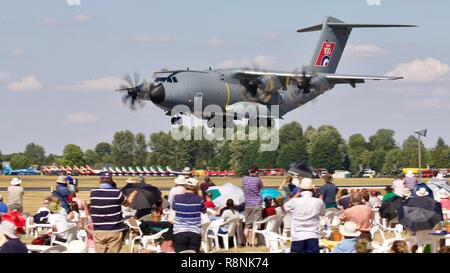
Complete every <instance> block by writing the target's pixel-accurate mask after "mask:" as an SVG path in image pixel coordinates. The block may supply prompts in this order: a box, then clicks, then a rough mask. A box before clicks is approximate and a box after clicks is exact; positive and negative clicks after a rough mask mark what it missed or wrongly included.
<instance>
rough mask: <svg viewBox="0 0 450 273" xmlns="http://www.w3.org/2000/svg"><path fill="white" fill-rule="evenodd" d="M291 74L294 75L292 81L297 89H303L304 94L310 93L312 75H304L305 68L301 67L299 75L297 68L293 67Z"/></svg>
mask: <svg viewBox="0 0 450 273" xmlns="http://www.w3.org/2000/svg"><path fill="white" fill-rule="evenodd" d="M293 74H294V75H295V77H294V81H295V82H296V83H297V87H298V89H299V90H301V91H303V93H304V94H309V93H311V79H312V77H309V78H308V77H306V69H305V68H303V69H302V73H301V75H299V73H298V71H297V68H295V70H294V72H293Z"/></svg>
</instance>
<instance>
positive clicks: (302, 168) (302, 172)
mask: <svg viewBox="0 0 450 273" xmlns="http://www.w3.org/2000/svg"><path fill="white" fill-rule="evenodd" d="M288 173H291V174H294V175H298V176H300V177H303V178H314V169H313V167H311V166H309V165H307V164H304V163H294V164H292V165H291V166H290V168H289V170H288Z"/></svg>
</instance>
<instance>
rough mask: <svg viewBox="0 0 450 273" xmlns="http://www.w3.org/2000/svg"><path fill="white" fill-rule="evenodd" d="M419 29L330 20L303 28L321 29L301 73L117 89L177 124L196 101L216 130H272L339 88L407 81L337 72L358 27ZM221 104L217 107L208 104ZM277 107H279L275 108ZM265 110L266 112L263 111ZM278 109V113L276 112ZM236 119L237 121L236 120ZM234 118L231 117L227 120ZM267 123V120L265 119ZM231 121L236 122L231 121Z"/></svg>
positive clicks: (185, 76)
mask: <svg viewBox="0 0 450 273" xmlns="http://www.w3.org/2000/svg"><path fill="white" fill-rule="evenodd" d="M388 27H415V26H413V25H385V24H383V25H382V24H346V23H344V22H342V21H340V20H338V19H336V18H333V17H326V18H325V20H324V22H323V24H319V25H315V26H311V27H308V28H303V29H299V30H297V32H300V33H303V32H312V31H321V36H320V40H319V43H318V46H317V48H316V50H315V53H314V55H313V58H312V60H311V63H310V65H308V66H305V67H303V69H302V70H301V71H297V70H294V72H277V71H265V70H259V69H215V70H212V69H211V68H210V69H209V70H205V71H194V70H189V69H186V70H176V71H161V72H156V73H155V75H154V76H155V80H154V82H153V83H150V82H147V81H143V82H140V80H139V79H140V77H139V75H138V74H134V81H133V79H132V77H131V76H130V75H127V76H125V81H126V82H127V84H123V85H121V87H120V89H119V90H117V91H126V92H127V94H126V95H125V96H124V98H123V101H124V103H126V102H129V103H130V106H131V108H132V109H135V104H136V103H138V104H141V105H142V103H143V101H145V100H150V101H152V102H153V103H154V104H155V105H156V106H158V107H159V108H161V109H162V110H164V111H165V113H166V115H170V116H172V119H171V122H172V124H179V123H180V121H181V115H188V114H191V113H194V111H195V109H194V105H195V104H194V102H200V104H201V110H202V115H201V116H200V117H201V118H202V119H206V120H208V122H207V124H208V126H209V127H216V126H215V124H217V123H216V121H217V120H216V118H217V119H221V123H220V124H223V127H232V126H234V120H240V119H249V120H250V118H254V116H255V114H256V125H257V126H268V127H269V126H270V125H271V124H272V120H273V119H280V118H282V117H283V116H284V115H285V114H286V113H288V112H290V111H292V110H294V109H296V108H298V107H300V106H302V105H304V104H306V103H308V102H310V101H312V100H313V99H315V98H316V97H318V96H320V95H322V94H323V93H325V92H326V91H328V90H331V89H333V88H334V87H335V86H336V85H337V84H348V85H350V86H352V87H353V88H355V87H356V84H361V83H365V81H366V80H398V79H402V78H401V77H383V76H356V75H355V76H354V75H341V74H335V71H336V69H337V67H338V64H339V61H340V59H341V56H342V53H343V51H344V48H345V45H346V43H347V40H348V38H349V36H350V33H351V31H352V30H353V29H354V28H388ZM179 105H185V106H186V108H185V109H186V111H184V112H183V111H180V112H175V113H173V111H172V110H173V109H174V108H175V107H176V106H179ZM211 105H216V106H218V107H216V108H211V107H209V108H208V106H211ZM251 105H253V106H257V109H258V111H257V112H256V113H254V114H249V113H245V112H244V113H243V114H242V113H241V112H238V111H233V110H234V109H237V108H239V107H241V108H242V107H244V108H245V107H247V106H251ZM275 106H277V107H275ZM261 109H262V110H261ZM274 109H278V111H274ZM230 116H231V118H230ZM227 117H228V118H227ZM263 119H266V121H265V122H261V123H260V120H263ZM230 120H231V122H230Z"/></svg>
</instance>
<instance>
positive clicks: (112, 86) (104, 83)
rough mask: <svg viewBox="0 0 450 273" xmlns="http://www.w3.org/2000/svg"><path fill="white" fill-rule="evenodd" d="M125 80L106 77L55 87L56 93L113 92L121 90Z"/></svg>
mask: <svg viewBox="0 0 450 273" xmlns="http://www.w3.org/2000/svg"><path fill="white" fill-rule="evenodd" d="M121 83H123V80H122V79H120V78H116V77H104V78H98V79H91V80H85V81H81V82H77V83H74V84H69V85H55V86H54V87H53V88H52V89H53V90H56V91H112V90H116V89H118V88H119V85H120V84H121Z"/></svg>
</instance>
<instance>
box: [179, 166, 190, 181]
mask: <svg viewBox="0 0 450 273" xmlns="http://www.w3.org/2000/svg"><path fill="white" fill-rule="evenodd" d="M181 174H182V175H183V176H184V179H188V178H191V177H192V170H191V168H189V167H185V168H184V169H183V172H182V173H181Z"/></svg>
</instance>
